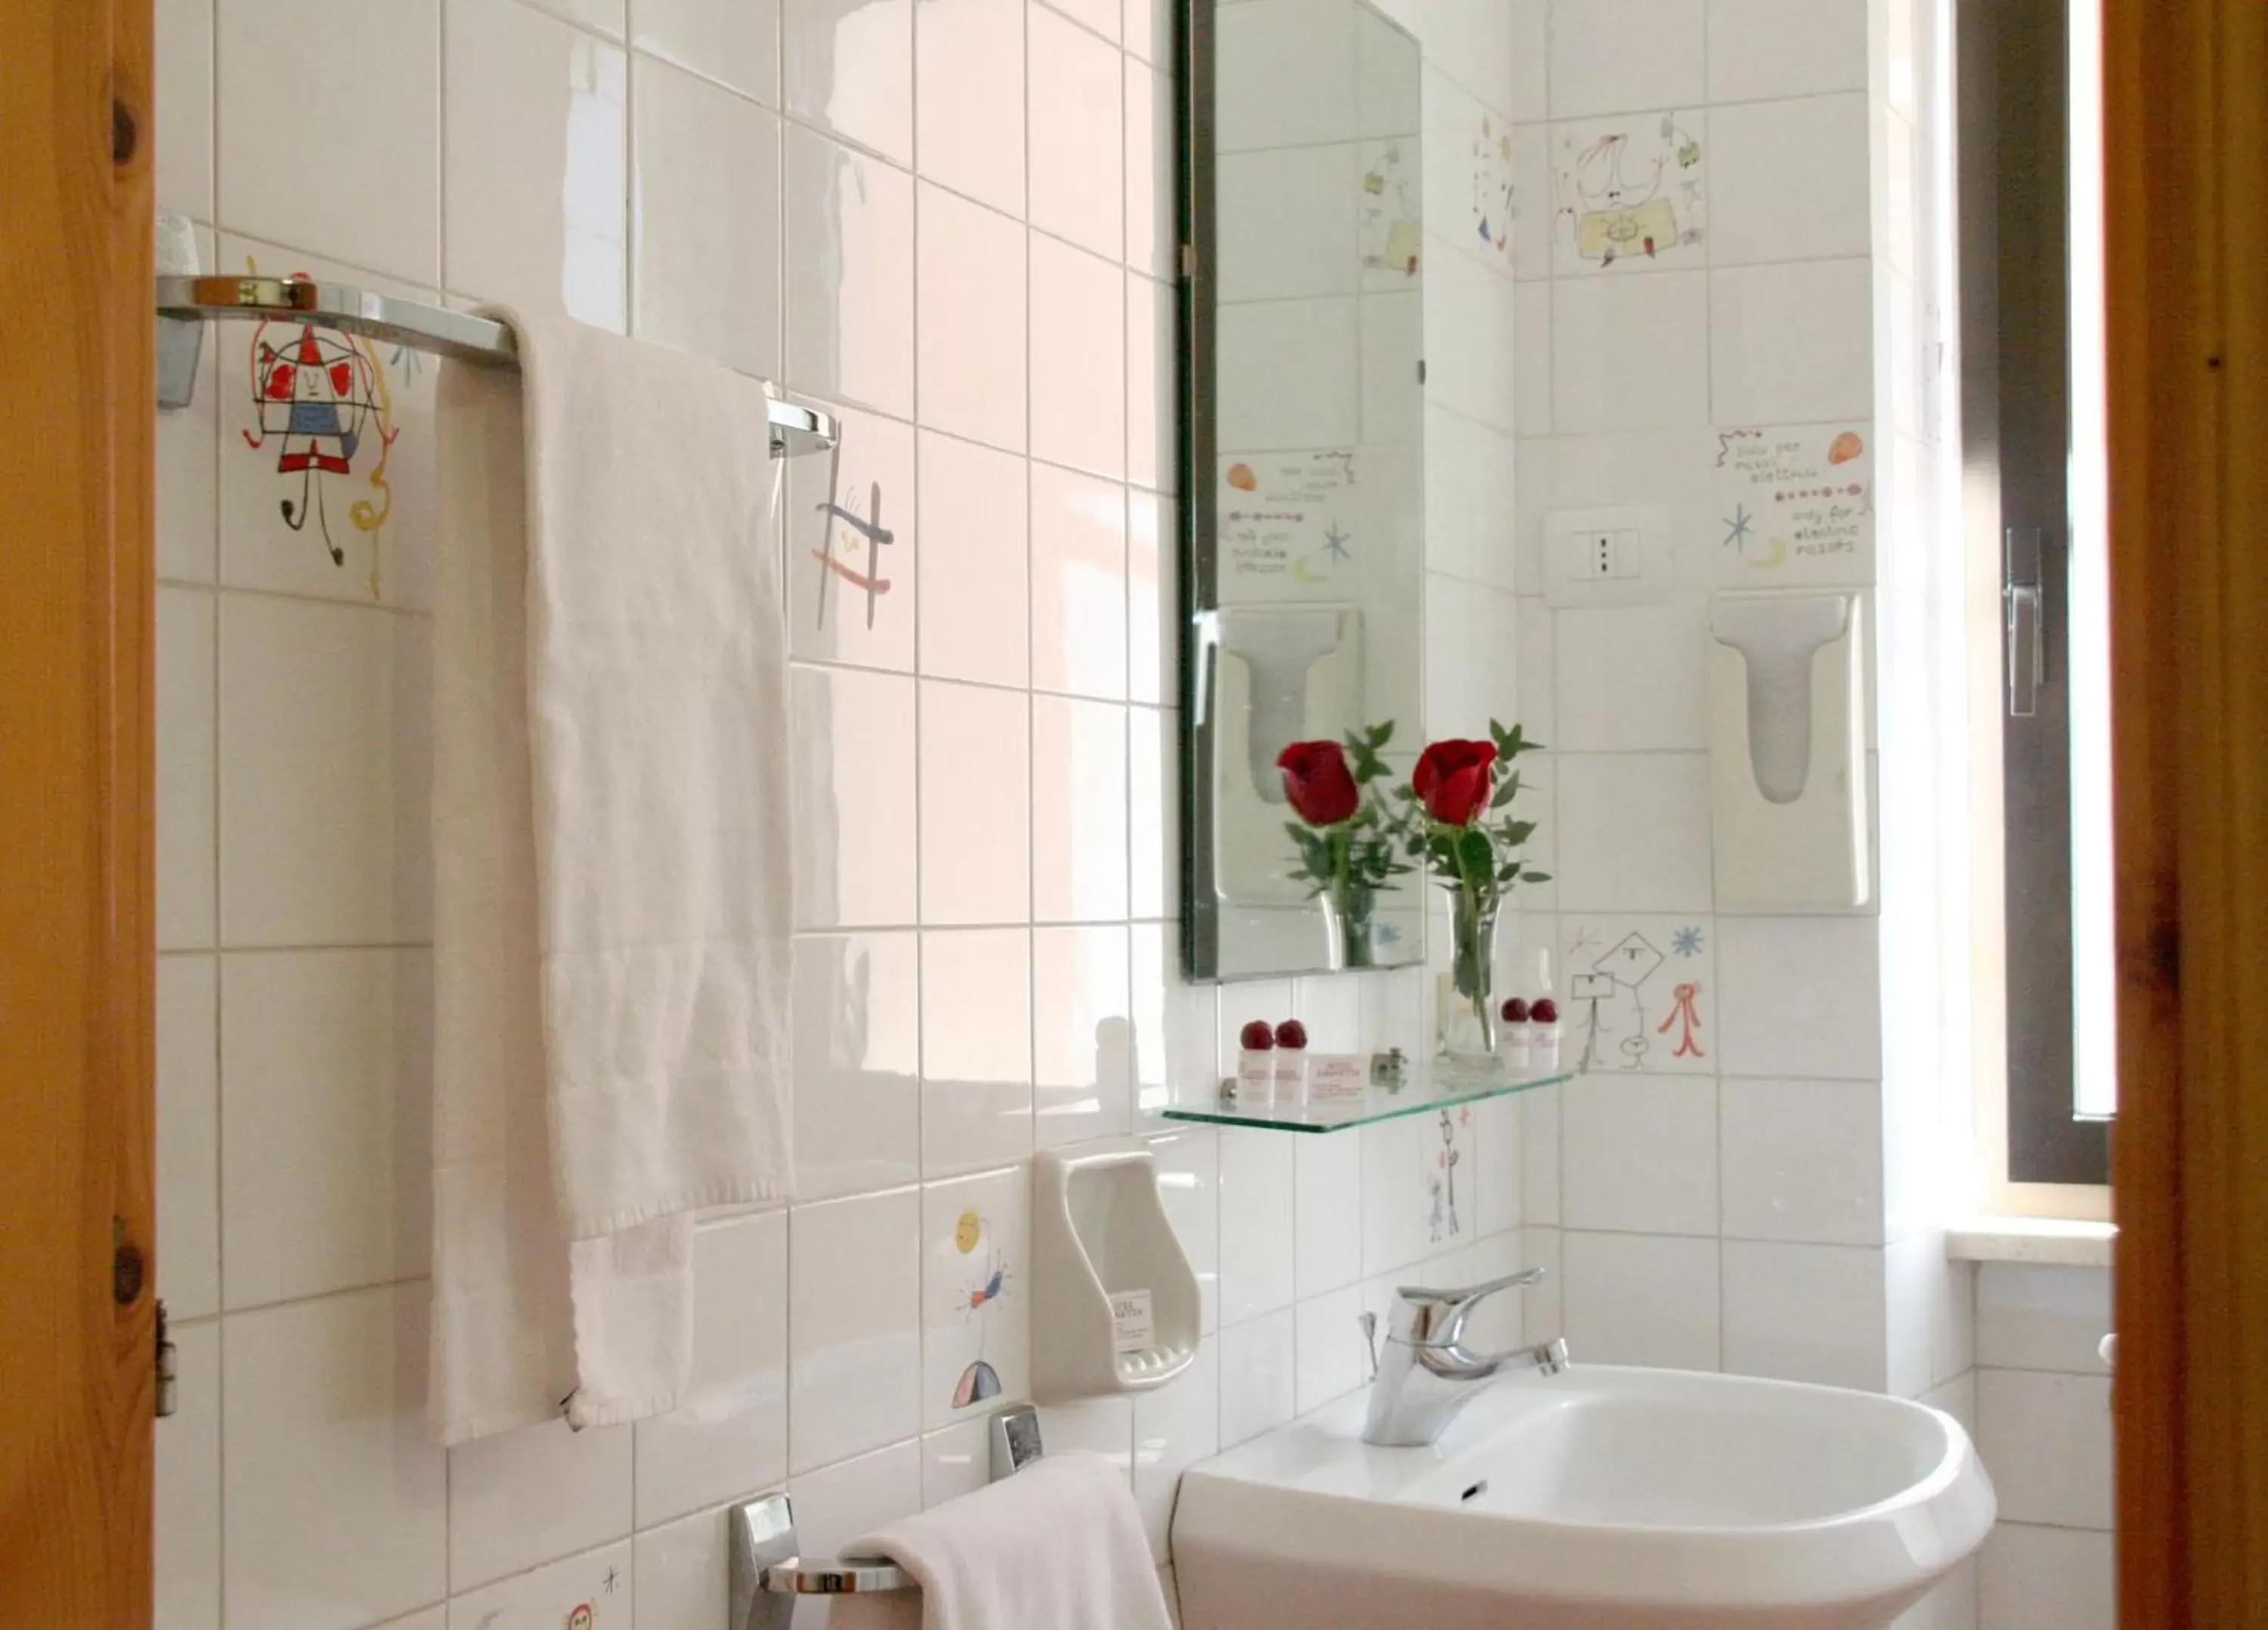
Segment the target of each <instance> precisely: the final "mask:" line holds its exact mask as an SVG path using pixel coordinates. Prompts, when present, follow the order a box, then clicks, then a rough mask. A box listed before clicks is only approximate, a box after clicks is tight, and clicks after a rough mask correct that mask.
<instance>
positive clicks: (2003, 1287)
mask: <svg viewBox="0 0 2268 1630" xmlns="http://www.w3.org/2000/svg"><path fill="white" fill-rule="evenodd" d="M2111 1319H2112V1309H2111V1303H2110V1271H2109V1270H2108V1269H2104V1268H2063V1267H2043V1266H2034V1265H2029V1264H2023V1263H2013V1262H1987V1263H1983V1264H1980V1265H1978V1267H1977V1362H1978V1363H1979V1364H1985V1365H1990V1366H1992V1367H1993V1368H1999V1369H2051V1370H2060V1371H2062V1372H2063V1373H2065V1374H2066V1375H2073V1376H2100V1375H2101V1374H2102V1372H2103V1368H2104V1366H2103V1363H2102V1358H2101V1357H2100V1355H2099V1353H2098V1352H2097V1349H2098V1347H2099V1346H2100V1345H2101V1343H2102V1338H2103V1337H2104V1336H2106V1335H2108V1334H2110V1329H2111Z"/></svg>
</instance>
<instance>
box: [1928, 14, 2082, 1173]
mask: <svg viewBox="0 0 2268 1630" xmlns="http://www.w3.org/2000/svg"><path fill="white" fill-rule="evenodd" d="M1955 13H1956V17H1957V19H1958V22H1957V34H1958V56H1957V59H1956V64H1955V67H1956V73H1957V77H1958V85H1959V91H1958V108H1959V113H1958V119H1959V127H1958V134H1957V151H1958V155H1959V156H1958V166H1959V178H1958V188H1959V199H1960V204H1959V209H1960V262H1961V304H1962V319H1961V334H1962V478H1963V485H1964V490H1966V492H1967V493H1968V494H1969V509H1968V513H1969V515H1970V539H1969V543H1970V549H1972V551H1975V550H1979V549H1989V550H1992V552H1993V553H1994V554H1995V555H1996V556H1997V566H1998V571H1999V588H2000V596H1999V599H2000V613H2001V616H2000V627H1999V646H2000V653H1999V654H2000V661H2001V671H2002V680H2003V683H2002V686H2001V707H2000V710H1999V713H2000V716H1999V746H2000V751H1999V772H2000V812H2001V829H2002V834H2003V837H2002V842H2001V845H2000V859H2001V862H2002V867H2001V880H2000V881H2001V888H2000V899H1999V904H2000V907H2001V913H2002V933H2003V936H2004V943H2005V949H2006V963H2005V966H2006V991H2007V1009H2006V1036H2007V1044H2006V1063H2007V1100H2006V1132H2007V1136H2006V1140H2005V1149H2006V1155H2007V1159H2006V1169H2005V1171H2004V1172H2003V1173H2002V1174H2000V1175H2001V1176H2003V1177H2004V1178H2005V1180H2006V1181H2007V1183H2008V1184H2056V1185H2087V1184H2102V1183H2105V1182H2106V1181H2107V1180H2108V1176H2109V1165H2110V1119H2111V1116H2112V1113H2113V1111H2114V1110H2115V1109H2116V1105H2117V1081H2116V1075H2115V1061H2116V1044H2117V1035H2116V1024H2117V1014H2116V992H2115V985H2114V983H2113V972H2112V962H2111V918H2110V728H2109V723H2110V721H2109V713H2110V699H2109V675H2108V669H2109V655H2110V632H2109V602H2108V596H2107V594H2106V593H2105V589H2104V579H2105V572H2106V569H2107V551H2106V549H2105V520H2106V516H2107V501H2106V494H2105V477H2104V447H2103V418H2104V406H2103V335H2102V163H2101V151H2102V110H2101V99H2100V83H2099V82H2100V64H2101V55H2100V47H2101V38H2100V36H2101V20H2100V13H2099V0H1956V6H1955ZM1977 722H1978V723H1987V722H1989V721H1977ZM1987 1175H1988V1176H1992V1174H1991V1173H1988V1174H1987Z"/></svg>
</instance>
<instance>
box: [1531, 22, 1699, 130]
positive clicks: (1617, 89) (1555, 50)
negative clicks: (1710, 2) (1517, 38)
mask: <svg viewBox="0 0 2268 1630" xmlns="http://www.w3.org/2000/svg"><path fill="white" fill-rule="evenodd" d="M1702 11H1703V0H1580V3H1579V4H1574V5H1570V4H1567V0H1559V4H1556V5H1554V6H1553V7H1552V16H1551V66H1550V73H1551V77H1550V88H1551V116H1552V117H1553V118H1554V119H1565V118H1569V117H1572V116H1574V115H1578V114H1602V113H1633V112H1640V111H1643V110H1645V109H1646V108H1651V107H1678V106H1680V105H1682V104H1690V103H1693V102H1697V101H1699V100H1701V99H1702V97H1703V95H1704V94H1705V86H1704V85H1703V83H1702V67H1701V65H1702V63H1703V62H1704V61H1705V58H1704V56H1703V54H1702V41H1703V37H1704V33H1705V28H1704V23H1703V18H1702Z"/></svg>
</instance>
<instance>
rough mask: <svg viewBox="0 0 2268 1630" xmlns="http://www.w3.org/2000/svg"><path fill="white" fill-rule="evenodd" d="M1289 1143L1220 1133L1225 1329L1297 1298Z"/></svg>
mask: <svg viewBox="0 0 2268 1630" xmlns="http://www.w3.org/2000/svg"><path fill="white" fill-rule="evenodd" d="M1291 1144H1292V1140H1290V1139H1288V1138H1286V1137H1285V1136H1284V1135H1283V1134H1281V1133H1279V1132H1249V1131H1244V1130H1241V1129H1240V1130H1234V1131H1225V1132H1222V1133H1221V1134H1220V1320H1221V1324H1223V1325H1224V1326H1226V1325H1230V1324H1241V1323H1243V1322H1244V1321H1246V1320H1248V1319H1254V1318H1257V1317H1260V1316H1261V1315H1262V1314H1263V1313H1272V1312H1274V1311H1275V1310H1276V1309H1278V1308H1286V1307H1289V1306H1291V1304H1292V1300H1293V1298H1294V1296H1295V1294H1297V1278H1298V1250H1297V1247H1296V1243H1295V1240H1294V1237H1293V1228H1294V1225H1295V1211H1296V1207H1297V1200H1296V1198H1295V1196H1296V1192H1297V1180H1296V1170H1297V1169H1296V1168H1295V1166H1294V1165H1293V1163H1292V1162H1293V1159H1294V1157H1293V1154H1292V1147H1291Z"/></svg>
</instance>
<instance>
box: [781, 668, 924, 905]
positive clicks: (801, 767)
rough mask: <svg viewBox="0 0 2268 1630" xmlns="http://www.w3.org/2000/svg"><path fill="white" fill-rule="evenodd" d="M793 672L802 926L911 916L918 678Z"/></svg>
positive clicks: (798, 886) (826, 671)
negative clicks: (915, 699) (915, 680)
mask: <svg viewBox="0 0 2268 1630" xmlns="http://www.w3.org/2000/svg"><path fill="white" fill-rule="evenodd" d="M790 678H791V690H790V697H791V699H792V704H793V707H794V710H795V711H794V718H793V720H792V729H793V734H794V744H795V800H796V817H797V818H796V824H795V849H796V856H795V896H796V898H795V921H796V926H798V927H799V928H842V927H863V926H868V925H873V924H883V923H910V922H912V921H913V920H914V916H915V904H914V896H915V854H916V848H917V845H916V825H915V818H914V788H915V779H916V769H917V760H916V754H915V746H914V744H915V741H916V735H915V729H914V690H915V685H914V682H913V681H912V680H911V679H909V678H905V677H903V676H902V675H895V674H866V673H859V672H857V671H855V670H852V669H848V668H822V667H797V668H794V669H792V670H791V675H790Z"/></svg>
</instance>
